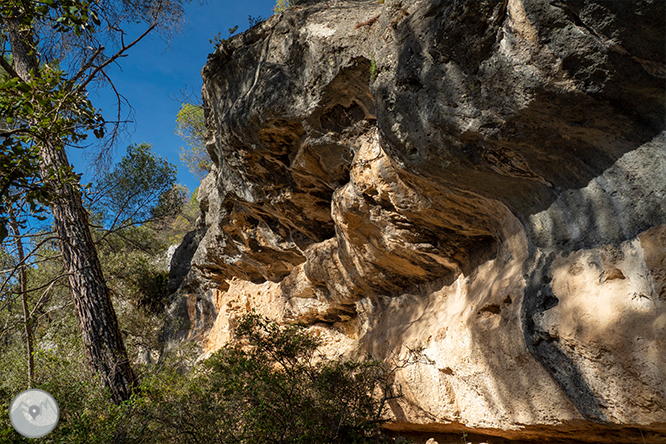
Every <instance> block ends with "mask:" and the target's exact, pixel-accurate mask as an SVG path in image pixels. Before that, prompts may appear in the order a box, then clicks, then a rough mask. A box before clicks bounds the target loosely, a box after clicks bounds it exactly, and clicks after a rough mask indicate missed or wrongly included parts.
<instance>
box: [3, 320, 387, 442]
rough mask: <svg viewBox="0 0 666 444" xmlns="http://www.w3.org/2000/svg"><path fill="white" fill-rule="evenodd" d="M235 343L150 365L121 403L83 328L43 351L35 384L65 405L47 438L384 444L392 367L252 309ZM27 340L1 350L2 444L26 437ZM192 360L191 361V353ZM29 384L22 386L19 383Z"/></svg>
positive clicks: (106, 440)
mask: <svg viewBox="0 0 666 444" xmlns="http://www.w3.org/2000/svg"><path fill="white" fill-rule="evenodd" d="M236 336H237V338H236V341H234V342H231V343H229V344H227V345H226V346H224V347H223V348H222V349H221V350H220V351H218V352H217V353H215V354H214V355H213V356H211V357H210V358H209V359H208V360H206V361H204V362H203V363H201V364H199V365H198V366H194V367H193V368H192V369H191V370H190V371H187V369H186V368H185V367H186V366H184V365H183V364H186V363H187V362H188V361H187V359H183V357H182V356H175V359H174V356H172V357H171V358H169V357H164V358H163V359H162V362H161V364H160V365H159V366H157V365H153V366H147V367H144V369H143V372H142V380H141V384H140V386H139V387H138V389H137V391H136V393H135V395H134V396H133V397H132V399H131V400H130V401H129V402H126V403H124V404H122V405H120V406H117V405H114V404H113V403H112V402H111V401H110V398H109V396H108V393H107V392H106V391H105V389H104V386H103V384H102V383H101V382H100V381H97V380H95V379H93V378H91V377H90V374H89V373H88V370H87V365H86V362H85V356H84V355H83V353H82V352H81V351H82V350H83V348H82V347H81V344H80V339H78V337H76V336H71V337H68V338H69V339H67V341H70V342H71V344H70V343H66V342H67V341H64V340H55V342H54V343H52V344H51V348H50V349H48V350H45V349H44V348H43V347H42V349H40V351H39V352H38V354H37V356H36V357H35V358H36V363H37V365H36V369H37V370H38V372H37V375H36V384H35V387H36V388H41V389H44V390H47V391H48V392H50V393H51V394H53V395H54V397H55V398H56V400H57V401H58V403H59V405H60V410H61V416H60V422H59V424H58V426H57V427H56V429H55V430H54V431H53V432H52V433H51V434H49V435H47V436H46V437H44V438H42V442H47V443H72V444H78V443H81V444H83V443H86V444H87V443H145V444H150V443H170V444H190V443H222V444H225V443H233V444H243V443H246V444H250V443H252V444H255V443H276V444H287V443H329V444H335V443H340V444H342V443H350V444H353V443H357V444H360V443H378V442H392V441H390V439H388V438H386V437H384V436H383V435H382V433H381V430H380V425H381V424H382V422H383V421H384V413H385V404H386V401H387V400H388V399H390V398H392V397H393V396H394V394H393V389H392V385H391V384H390V383H389V382H388V379H389V376H390V374H389V372H387V371H386V370H385V368H384V366H383V365H382V364H381V363H380V362H378V361H375V360H370V359H362V360H344V359H335V360H327V359H325V358H324V357H323V356H321V355H319V354H318V352H317V349H318V347H319V345H320V340H319V339H318V338H316V337H314V336H312V335H311V334H309V333H308V332H307V331H306V330H305V329H303V328H301V327H298V326H279V325H277V324H275V323H273V322H271V321H269V320H267V319H265V318H263V317H260V316H257V315H254V314H251V315H247V316H246V317H244V318H242V319H241V321H240V323H239V324H238V326H237V328H236ZM23 354H24V353H23V351H22V350H21V344H20V343H17V344H15V346H13V347H10V348H9V349H8V348H3V349H2V351H1V352H0V372H2V374H3V377H6V379H5V380H4V381H3V382H0V400H2V401H1V402H2V404H0V444H5V443H27V442H30V441H29V440H28V439H25V438H23V437H21V436H20V435H19V434H18V433H16V432H15V431H14V430H13V429H12V428H11V425H10V423H9V417H8V408H9V405H8V404H9V402H10V401H11V399H12V398H13V396H15V395H16V394H18V392H20V391H21V390H23V389H24V388H25V386H24V384H22V383H21V380H22V379H24V374H22V369H23V368H24V364H23V363H20V364H18V365H17V364H16V362H17V361H19V362H20V361H21V360H22V359H24V358H22V356H23ZM190 362H191V361H190ZM19 387H20V388H19Z"/></svg>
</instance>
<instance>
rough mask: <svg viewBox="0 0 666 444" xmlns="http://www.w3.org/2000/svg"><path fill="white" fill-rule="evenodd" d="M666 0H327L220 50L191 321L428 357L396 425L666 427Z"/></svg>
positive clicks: (551, 431)
mask: <svg viewBox="0 0 666 444" xmlns="http://www.w3.org/2000/svg"><path fill="white" fill-rule="evenodd" d="M665 6H666V4H664V3H663V2H649V1H647V2H623V1H615V2H609V1H604V2H545V1H529V2H527V1H521V0H508V1H505V2H495V1H492V2H467V1H451V2H430V1H391V0H387V1H386V2H385V3H384V4H378V3H376V1H374V0H372V1H351V0H348V1H327V2H309V3H305V4H302V5H299V6H296V7H293V8H291V9H289V10H287V11H285V12H284V13H282V14H279V15H276V16H273V17H271V18H270V19H268V20H267V21H265V22H263V23H261V24H259V25H257V26H255V27H253V28H252V29H250V30H249V31H247V32H246V33H244V34H241V35H239V36H237V37H234V38H232V39H230V40H229V41H228V42H225V43H223V45H222V46H221V47H220V48H218V49H217V51H216V52H215V53H214V54H213V55H212V57H211V58H210V59H209V62H208V63H207V65H206V67H205V68H204V70H203V77H204V89H203V97H204V102H205V105H206V120H207V125H208V128H209V130H210V136H209V139H208V141H207V148H208V150H209V152H210V154H211V157H212V158H213V160H214V162H215V164H216V166H217V168H216V169H215V170H214V171H213V173H211V175H210V176H209V177H208V178H207V179H206V180H205V182H204V184H203V185H202V188H201V191H200V201H201V202H202V212H203V213H202V219H201V226H200V229H199V233H201V235H202V239H201V241H200V242H199V244H198V247H197V249H196V252H195V253H194V254H193V255H192V261H191V266H192V269H191V271H190V273H189V275H188V277H187V279H186V280H185V284H184V285H185V287H183V288H187V289H189V290H188V291H190V292H194V293H196V294H194V293H192V294H191V295H190V296H188V298H189V299H187V300H190V304H189V305H188V304H185V303H184V302H182V307H190V308H189V309H188V310H184V309H183V310H184V311H187V313H188V315H187V319H189V320H190V321H191V322H192V323H193V324H194V326H195V327H196V328H195V327H191V328H190V330H187V332H188V334H189V335H190V336H193V337H195V336H196V337H199V338H202V337H204V336H205V338H206V339H205V340H204V345H205V347H206V349H207V350H208V351H212V350H214V349H215V348H217V347H219V346H220V345H221V344H222V343H223V342H224V341H226V340H229V339H231V338H232V335H231V332H232V328H233V324H234V322H235V319H237V318H238V316H240V315H241V314H242V313H245V312H247V311H249V310H252V309H255V310H257V311H259V312H260V313H263V314H266V315H268V316H271V317H273V318H275V319H278V320H279V321H280V322H290V321H300V322H303V323H306V324H308V325H312V326H313V327H312V328H313V330H316V331H317V332H318V334H321V335H323V336H322V337H325V338H326V340H325V342H326V343H327V344H328V347H329V348H328V349H329V350H330V351H331V353H334V352H338V353H339V352H341V351H344V350H348V351H351V350H352V349H354V348H355V347H360V348H362V349H363V350H366V351H369V352H370V353H371V354H372V355H373V356H375V357H377V358H382V359H386V360H387V362H389V361H391V360H392V359H399V357H400V356H403V355H404V354H405V353H407V352H408V349H409V348H413V347H415V346H420V347H423V350H424V356H425V357H427V358H428V359H424V360H423V362H422V363H419V364H415V365H412V366H409V367H407V368H404V369H402V370H400V371H399V372H398V373H397V376H396V381H397V382H398V383H400V384H401V385H402V387H403V390H404V392H405V396H404V398H402V399H400V400H398V401H396V402H394V403H393V404H392V405H391V414H392V415H393V421H392V422H391V423H390V424H389V425H388V427H389V428H390V429H392V430H395V431H406V432H407V431H409V432H414V433H416V432H421V433H429V434H430V436H435V437H436V436H437V433H442V434H444V433H450V432H453V431H457V430H462V428H463V427H464V428H465V429H466V430H469V431H475V432H477V433H482V434H487V435H494V436H498V437H503V438H505V439H521V440H534V439H574V440H579V441H589V442H637V443H642V442H646V443H657V442H663V441H664V440H666V343H665V341H666V339H665V338H666V282H665V280H666V277H665V276H666V205H665V204H664V202H665V198H666V135H665V134H666V133H665V132H664V131H665V125H664V122H665V120H664V118H665V117H666V116H665V106H664V103H665V94H664V90H665V80H664V79H665V77H666V76H665V71H666V69H664V68H665V66H666V54H665V52H666V50H665V37H666V25H665V17H666V15H665V11H664V9H665ZM204 233H205V234H204ZM185 300H186V299H183V301H185ZM192 301H195V302H194V303H193V302H192ZM197 304H198V305H197ZM199 306H200V307H201V309H200V310H199V311H200V312H201V315H198V314H197V313H198V312H197V307H199ZM192 307H193V308H192ZM197 322H198V324H197Z"/></svg>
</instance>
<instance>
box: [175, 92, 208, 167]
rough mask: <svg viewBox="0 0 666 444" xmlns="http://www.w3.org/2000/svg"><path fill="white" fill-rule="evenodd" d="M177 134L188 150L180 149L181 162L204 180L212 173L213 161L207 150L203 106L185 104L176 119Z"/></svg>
mask: <svg viewBox="0 0 666 444" xmlns="http://www.w3.org/2000/svg"><path fill="white" fill-rule="evenodd" d="M176 134H177V135H178V136H180V137H181V138H182V139H183V140H184V141H185V143H187V148H185V147H181V148H180V161H181V162H183V164H184V165H185V166H187V169H188V170H190V172H191V173H192V174H194V175H195V176H196V177H197V178H198V179H200V180H201V179H203V178H204V177H206V175H207V174H208V173H209V172H210V169H211V167H212V161H211V159H210V156H209V155H208V151H207V150H206V142H205V135H206V120H205V117H204V110H203V107H202V106H198V105H192V104H191V103H183V104H182V105H181V106H180V110H179V111H178V115H177V117H176Z"/></svg>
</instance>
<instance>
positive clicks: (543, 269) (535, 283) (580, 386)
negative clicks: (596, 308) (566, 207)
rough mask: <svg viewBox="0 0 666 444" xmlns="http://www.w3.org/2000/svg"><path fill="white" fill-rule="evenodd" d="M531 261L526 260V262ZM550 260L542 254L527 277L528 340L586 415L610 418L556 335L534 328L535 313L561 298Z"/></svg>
mask: <svg viewBox="0 0 666 444" xmlns="http://www.w3.org/2000/svg"><path fill="white" fill-rule="evenodd" d="M529 262H530V261H527V264H529ZM551 262H552V258H551V257H548V256H542V257H540V258H539V259H538V263H537V265H536V267H535V268H534V270H535V271H534V272H533V273H532V275H531V276H529V277H528V278H527V286H526V287H525V297H524V299H523V305H522V310H521V318H522V324H523V334H524V335H525V344H526V345H527V348H528V350H529V351H530V353H531V354H532V356H534V358H535V359H536V360H537V361H539V362H540V363H541V365H543V366H544V368H545V369H546V370H548V372H549V373H550V375H551V376H552V377H553V379H554V380H555V381H556V382H557V384H558V385H559V386H560V388H561V389H562V391H563V392H564V393H565V394H566V395H567V397H568V398H569V401H571V403H572V404H573V405H574V406H576V408H577V409H578V411H579V412H580V413H581V414H582V415H583V416H584V417H585V419H587V420H589V421H592V422H600V423H601V422H607V421H608V418H606V417H605V416H604V415H603V414H602V413H601V409H600V407H599V400H598V399H597V397H596V395H595V394H594V392H593V391H592V389H591V388H590V386H589V385H588V384H587V382H586V381H585V377H584V376H583V375H582V373H581V372H580V370H579V369H578V367H577V366H576V364H575V363H574V362H573V361H572V360H571V359H569V358H568V357H567V356H566V355H565V354H564V353H563V352H562V350H561V349H560V348H559V346H558V344H557V341H556V339H555V338H552V337H550V336H549V335H548V334H547V333H546V332H542V331H538V330H537V329H536V328H535V322H534V318H535V316H539V315H541V314H543V313H544V312H545V311H546V310H548V309H550V308H553V307H554V306H556V305H557V304H558V302H559V301H558V299H557V298H556V297H555V295H554V294H553V291H552V289H551V287H550V281H551V279H552V278H551V277H550V276H549V271H550V264H551ZM529 265H531V264H529Z"/></svg>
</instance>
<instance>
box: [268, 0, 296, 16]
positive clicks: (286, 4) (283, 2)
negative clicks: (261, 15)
mask: <svg viewBox="0 0 666 444" xmlns="http://www.w3.org/2000/svg"><path fill="white" fill-rule="evenodd" d="M296 3H298V0H277V1H276V2H275V6H274V7H273V12H274V13H276V14H279V13H281V12H282V11H285V10H287V9H289V8H291V7H292V6H294V5H295V4H296Z"/></svg>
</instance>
